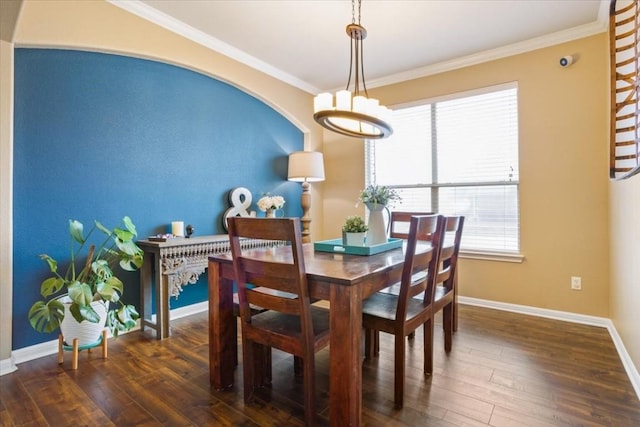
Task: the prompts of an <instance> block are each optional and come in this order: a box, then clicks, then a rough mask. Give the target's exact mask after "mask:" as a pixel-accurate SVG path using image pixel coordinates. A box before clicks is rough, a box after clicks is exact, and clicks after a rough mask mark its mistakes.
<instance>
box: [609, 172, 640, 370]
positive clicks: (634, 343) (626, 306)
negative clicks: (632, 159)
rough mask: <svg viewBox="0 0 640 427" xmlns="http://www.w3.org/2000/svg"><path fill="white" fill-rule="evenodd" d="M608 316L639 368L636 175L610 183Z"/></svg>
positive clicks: (639, 189)
mask: <svg viewBox="0 0 640 427" xmlns="http://www.w3.org/2000/svg"><path fill="white" fill-rule="evenodd" d="M610 207H611V214H610V215H611V290H610V293H611V304H610V307H611V308H610V310H611V320H613V323H614V324H615V326H616V330H617V331H618V334H619V335H620V337H621V338H622V341H623V342H624V345H625V347H626V349H627V352H628V353H629V355H630V356H631V360H633V362H634V364H635V366H636V368H640V334H639V333H638V325H640V175H636V176H634V177H632V178H630V179H627V180H624V181H620V182H612V183H611V184H610Z"/></svg>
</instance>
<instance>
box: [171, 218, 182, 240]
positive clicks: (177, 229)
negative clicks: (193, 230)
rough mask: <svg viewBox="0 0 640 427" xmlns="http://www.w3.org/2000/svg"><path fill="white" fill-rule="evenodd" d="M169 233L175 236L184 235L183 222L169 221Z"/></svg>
mask: <svg viewBox="0 0 640 427" xmlns="http://www.w3.org/2000/svg"><path fill="white" fill-rule="evenodd" d="M171 234H173V235H174V236H177V237H184V222H183V221H173V222H172V223H171Z"/></svg>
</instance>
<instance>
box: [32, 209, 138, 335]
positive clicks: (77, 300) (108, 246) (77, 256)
mask: <svg viewBox="0 0 640 427" xmlns="http://www.w3.org/2000/svg"><path fill="white" fill-rule="evenodd" d="M122 223H123V225H124V228H120V227H115V228H113V229H111V230H109V229H108V228H106V227H105V226H103V225H102V224H101V223H100V222H98V221H94V225H93V227H92V228H91V230H90V231H89V233H88V234H87V236H86V238H85V236H84V226H83V225H82V223H81V222H79V221H76V220H69V235H70V240H71V245H70V247H71V249H70V256H71V260H70V263H69V266H68V267H67V269H66V271H65V272H64V274H62V273H60V272H59V271H58V262H57V261H56V260H55V259H53V258H52V257H50V256H49V255H47V254H42V255H40V258H41V259H42V260H44V261H45V262H46V263H47V265H48V266H49V269H50V271H51V273H53V276H51V277H49V278H47V279H45V280H44V281H43V282H42V284H41V285H40V293H41V295H42V297H43V298H44V299H43V300H40V301H36V302H35V303H34V304H33V305H32V306H31V309H30V310H29V323H30V324H31V326H32V327H33V329H35V330H36V331H38V332H53V331H55V330H56V329H58V328H60V327H61V324H62V323H63V322H64V321H65V314H66V313H70V314H71V315H72V317H73V319H75V320H76V321H77V322H78V323H81V324H82V322H83V321H87V322H89V323H93V324H96V323H100V322H101V321H102V322H104V321H105V320H106V324H107V326H108V327H109V329H110V330H111V333H112V335H113V336H118V332H122V331H128V330H130V329H131V328H132V327H134V326H135V325H136V320H137V319H138V318H139V314H138V312H137V310H136V308H135V307H134V306H133V305H129V304H125V303H124V302H123V301H122V300H121V299H120V297H121V296H122V294H123V292H124V284H123V282H122V280H120V279H119V278H118V277H117V276H116V275H115V273H114V270H113V269H114V268H115V267H116V265H119V266H120V268H121V269H122V270H125V271H135V270H137V269H139V268H140V267H141V266H142V262H143V251H142V250H141V249H140V248H139V247H138V245H136V243H135V242H134V240H133V239H134V238H135V237H136V236H137V233H136V228H135V226H134V224H133V222H132V221H131V219H130V218H129V217H128V216H125V217H124V218H123V219H122ZM96 230H98V231H100V232H102V233H103V234H104V235H105V238H104V240H103V242H102V244H101V245H100V246H98V247H97V248H96V246H95V245H89V246H88V248H87V240H88V238H89V237H90V236H91V235H92V234H93V233H94V232H95V231H96ZM85 249H86V256H84V255H83V251H84V250H85ZM96 303H97V304H96ZM109 303H114V304H117V305H119V307H118V308H117V309H115V310H113V311H109V312H108V314H106V309H107V308H108V304H109ZM65 305H66V308H65ZM102 306H104V311H105V315H106V319H101V316H100V315H99V314H98V312H97V311H96V309H98V310H99V311H103V309H102ZM101 326H104V323H102V325H101ZM63 334H64V331H63ZM65 338H67V337H65Z"/></svg>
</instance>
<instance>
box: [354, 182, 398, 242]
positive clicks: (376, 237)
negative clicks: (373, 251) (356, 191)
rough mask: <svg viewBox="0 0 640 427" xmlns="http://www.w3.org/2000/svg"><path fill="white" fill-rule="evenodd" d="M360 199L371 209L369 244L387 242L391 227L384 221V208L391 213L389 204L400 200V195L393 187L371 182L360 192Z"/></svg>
mask: <svg viewBox="0 0 640 427" xmlns="http://www.w3.org/2000/svg"><path fill="white" fill-rule="evenodd" d="M359 200H360V201H361V202H363V203H364V204H365V205H366V206H367V209H368V210H369V223H368V225H369V233H368V235H367V245H368V246H375V245H380V244H383V243H386V242H387V240H388V239H387V234H388V232H389V229H388V226H385V223H384V217H383V210H386V211H387V213H388V214H389V208H388V206H389V205H392V204H393V203H394V202H396V201H400V200H401V198H400V195H399V194H398V192H397V191H396V190H395V189H393V188H389V187H386V186H384V185H377V184H370V185H368V186H367V187H366V188H365V189H364V190H362V191H361V192H360V196H359Z"/></svg>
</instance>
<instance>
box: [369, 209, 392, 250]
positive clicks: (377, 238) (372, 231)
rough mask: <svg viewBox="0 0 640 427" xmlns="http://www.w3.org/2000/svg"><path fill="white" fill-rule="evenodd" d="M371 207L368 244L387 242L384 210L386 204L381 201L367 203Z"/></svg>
mask: <svg viewBox="0 0 640 427" xmlns="http://www.w3.org/2000/svg"><path fill="white" fill-rule="evenodd" d="M365 205H366V206H367V209H369V222H368V223H367V225H368V227H369V231H368V232H367V246H375V245H380V244H383V243H387V241H388V239H387V226H386V225H385V222H384V210H385V209H386V210H387V212H388V211H389V210H388V209H387V207H386V206H384V205H381V204H379V203H365Z"/></svg>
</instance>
